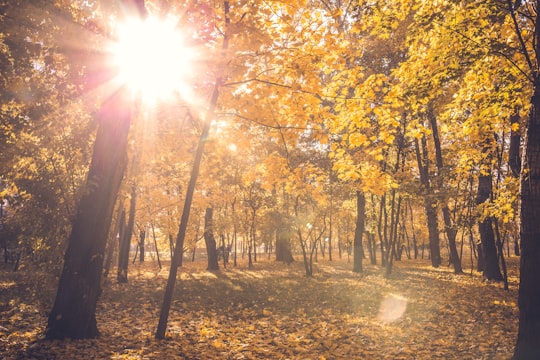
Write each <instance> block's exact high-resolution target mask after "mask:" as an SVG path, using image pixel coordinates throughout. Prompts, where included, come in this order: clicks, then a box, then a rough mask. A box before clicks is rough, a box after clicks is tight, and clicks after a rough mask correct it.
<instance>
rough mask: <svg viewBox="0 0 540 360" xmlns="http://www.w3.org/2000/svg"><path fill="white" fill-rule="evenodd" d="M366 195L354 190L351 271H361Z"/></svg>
mask: <svg viewBox="0 0 540 360" xmlns="http://www.w3.org/2000/svg"><path fill="white" fill-rule="evenodd" d="M365 218H366V197H365V195H364V193H363V192H361V191H360V190H356V228H355V230H354V241H353V256H354V257H353V272H357V273H359V272H362V271H363V267H362V255H363V246H362V237H363V234H364V229H365Z"/></svg>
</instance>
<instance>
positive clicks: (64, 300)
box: [45, 1, 146, 339]
mask: <svg viewBox="0 0 540 360" xmlns="http://www.w3.org/2000/svg"><path fill="white" fill-rule="evenodd" d="M136 5H137V6H138V11H140V13H141V14H142V13H143V12H145V11H146V10H145V8H144V2H143V1H140V2H138V3H137V4H136ZM132 108H133V104H132V96H131V95H130V94H129V92H128V91H127V89H126V88H125V87H120V88H119V89H117V90H116V92H115V93H113V94H112V95H111V96H109V97H108V98H107V99H105V101H104V103H103V105H102V107H101V111H100V112H99V114H98V121H99V128H98V132H97V134H96V140H95V143H94V150H93V155H92V161H91V163H90V169H89V171H88V177H87V180H86V188H85V193H84V195H83V196H82V198H81V200H80V203H79V206H78V211H77V214H76V217H75V219H74V221H73V225H72V230H71V234H70V236H69V240H68V248H67V250H66V253H65V256H64V266H63V269H62V275H61V276H60V281H59V284H58V291H57V294H56V299H55V302H54V305H53V308H52V310H51V312H50V314H49V319H48V322H47V330H46V334H45V336H46V338H47V339H63V338H66V337H70V338H74V339H86V338H94V337H97V336H98V335H99V331H98V328H97V322H96V315H95V313H96V305H97V301H98V298H99V295H100V293H101V274H102V268H103V258H104V251H105V244H106V242H107V236H108V233H109V227H110V224H111V220H112V215H113V211H114V204H115V202H116V197H117V193H118V190H119V188H120V184H121V182H122V178H123V176H124V172H125V169H126V166H127V139H128V133H129V128H130V124H131V117H132V113H131V111H132Z"/></svg>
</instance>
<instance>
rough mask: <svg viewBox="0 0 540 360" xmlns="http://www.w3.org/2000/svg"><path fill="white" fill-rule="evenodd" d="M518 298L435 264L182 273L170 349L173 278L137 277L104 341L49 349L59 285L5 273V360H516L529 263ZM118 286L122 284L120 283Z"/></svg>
mask: <svg viewBox="0 0 540 360" xmlns="http://www.w3.org/2000/svg"><path fill="white" fill-rule="evenodd" d="M508 260H509V261H508V262H509V268H510V271H511V272H510V278H509V284H510V290H509V291H505V290H504V289H503V287H502V284H499V283H490V282H484V281H482V277H481V275H480V274H478V273H476V272H474V273H473V274H466V275H455V274H453V273H452V270H451V269H450V268H447V267H441V268H438V269H434V268H431V267H430V266H429V264H428V262H427V261H424V260H415V261H402V262H397V263H396V264H395V269H394V272H393V274H392V275H391V276H390V278H388V279H387V278H385V276H384V270H383V269H381V268H380V267H378V266H370V265H367V266H365V271H364V272H363V273H360V274H355V273H353V272H352V271H351V269H352V264H351V263H347V262H346V261H332V262H330V261H327V260H320V261H319V262H318V263H316V264H314V265H315V266H314V270H315V271H314V276H313V277H311V278H309V277H305V276H304V272H303V264H302V263H301V262H298V261H297V262H295V263H293V264H291V265H289V266H287V265H284V264H281V263H276V262H273V261H270V260H265V261H259V262H257V263H255V268H254V269H251V270H248V269H247V264H243V262H239V266H238V267H236V268H234V267H232V266H230V267H228V268H227V269H221V271H219V272H208V271H206V270H205V269H204V268H205V264H203V263H197V262H195V263H186V264H184V267H182V268H181V274H179V277H178V281H177V284H176V290H175V296H174V300H173V304H172V308H171V312H170V315H169V324H168V329H167V330H168V331H167V338H166V339H165V340H156V339H154V332H155V330H156V326H157V321H158V317H159V309H160V306H161V301H162V297H163V289H164V286H165V282H166V277H167V269H165V268H164V269H163V270H161V271H158V270H157V266H156V265H155V264H154V263H151V262H147V263H143V264H138V265H134V266H132V268H131V269H130V282H129V283H128V284H116V283H115V282H114V281H111V283H110V284H109V285H107V286H106V287H105V288H104V291H103V295H102V297H101V299H100V302H99V303H98V309H97V314H96V316H97V320H98V326H99V329H100V331H101V337H99V338H97V339H91V340H65V341H45V340H43V334H44V331H45V326H46V322H47V314H48V311H49V310H50V307H51V306H52V302H53V300H54V295H55V289H56V284H57V283H56V281H57V280H55V279H54V278H53V276H52V275H50V274H48V273H36V272H35V271H28V272H25V271H24V270H23V271H20V272H17V273H13V272H9V271H7V270H0V273H1V274H2V278H1V280H0V358H4V359H65V358H70V359H103V358H109V359H267V358H271V359H346V358H357V359H509V358H511V355H512V351H513V347H514V341H515V338H516V334H517V325H518V308H517V305H516V302H517V289H518V278H517V275H516V274H517V267H518V259H517V258H511V259H508ZM111 280H112V279H111Z"/></svg>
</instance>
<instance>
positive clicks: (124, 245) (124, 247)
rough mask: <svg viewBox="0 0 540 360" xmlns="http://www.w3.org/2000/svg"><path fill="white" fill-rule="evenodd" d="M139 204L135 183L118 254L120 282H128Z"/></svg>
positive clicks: (118, 277) (118, 278) (117, 276)
mask: <svg viewBox="0 0 540 360" xmlns="http://www.w3.org/2000/svg"><path fill="white" fill-rule="evenodd" d="M136 205H137V186H136V185H135V184H133V186H132V189H131V200H130V203H129V218H128V223H127V226H126V228H125V229H124V234H123V236H122V237H121V242H120V250H119V254H118V272H117V275H116V279H117V280H118V282H119V283H121V284H123V283H127V282H128V266H129V249H130V246H131V237H132V236H133V227H134V225H135V207H136Z"/></svg>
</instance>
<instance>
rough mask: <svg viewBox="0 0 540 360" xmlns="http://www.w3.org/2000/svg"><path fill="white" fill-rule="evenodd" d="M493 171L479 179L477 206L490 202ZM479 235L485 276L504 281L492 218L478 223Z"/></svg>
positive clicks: (487, 217) (486, 218) (481, 175)
mask: <svg viewBox="0 0 540 360" xmlns="http://www.w3.org/2000/svg"><path fill="white" fill-rule="evenodd" d="M491 184H492V176H491V170H488V171H487V173H486V174H480V176H479V177H478V192H477V195H476V205H480V204H483V203H484V202H485V201H487V200H489V198H490V196H491V190H492V186H491ZM478 233H479V234H480V241H481V244H482V255H483V260H484V261H483V264H484V268H483V271H484V276H485V277H486V279H488V280H495V281H502V279H503V277H502V274H501V270H500V268H499V257H498V255H497V247H496V246H495V234H494V232H493V221H492V219H491V217H490V216H486V217H485V218H483V219H482V220H480V221H479V222H478Z"/></svg>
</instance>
